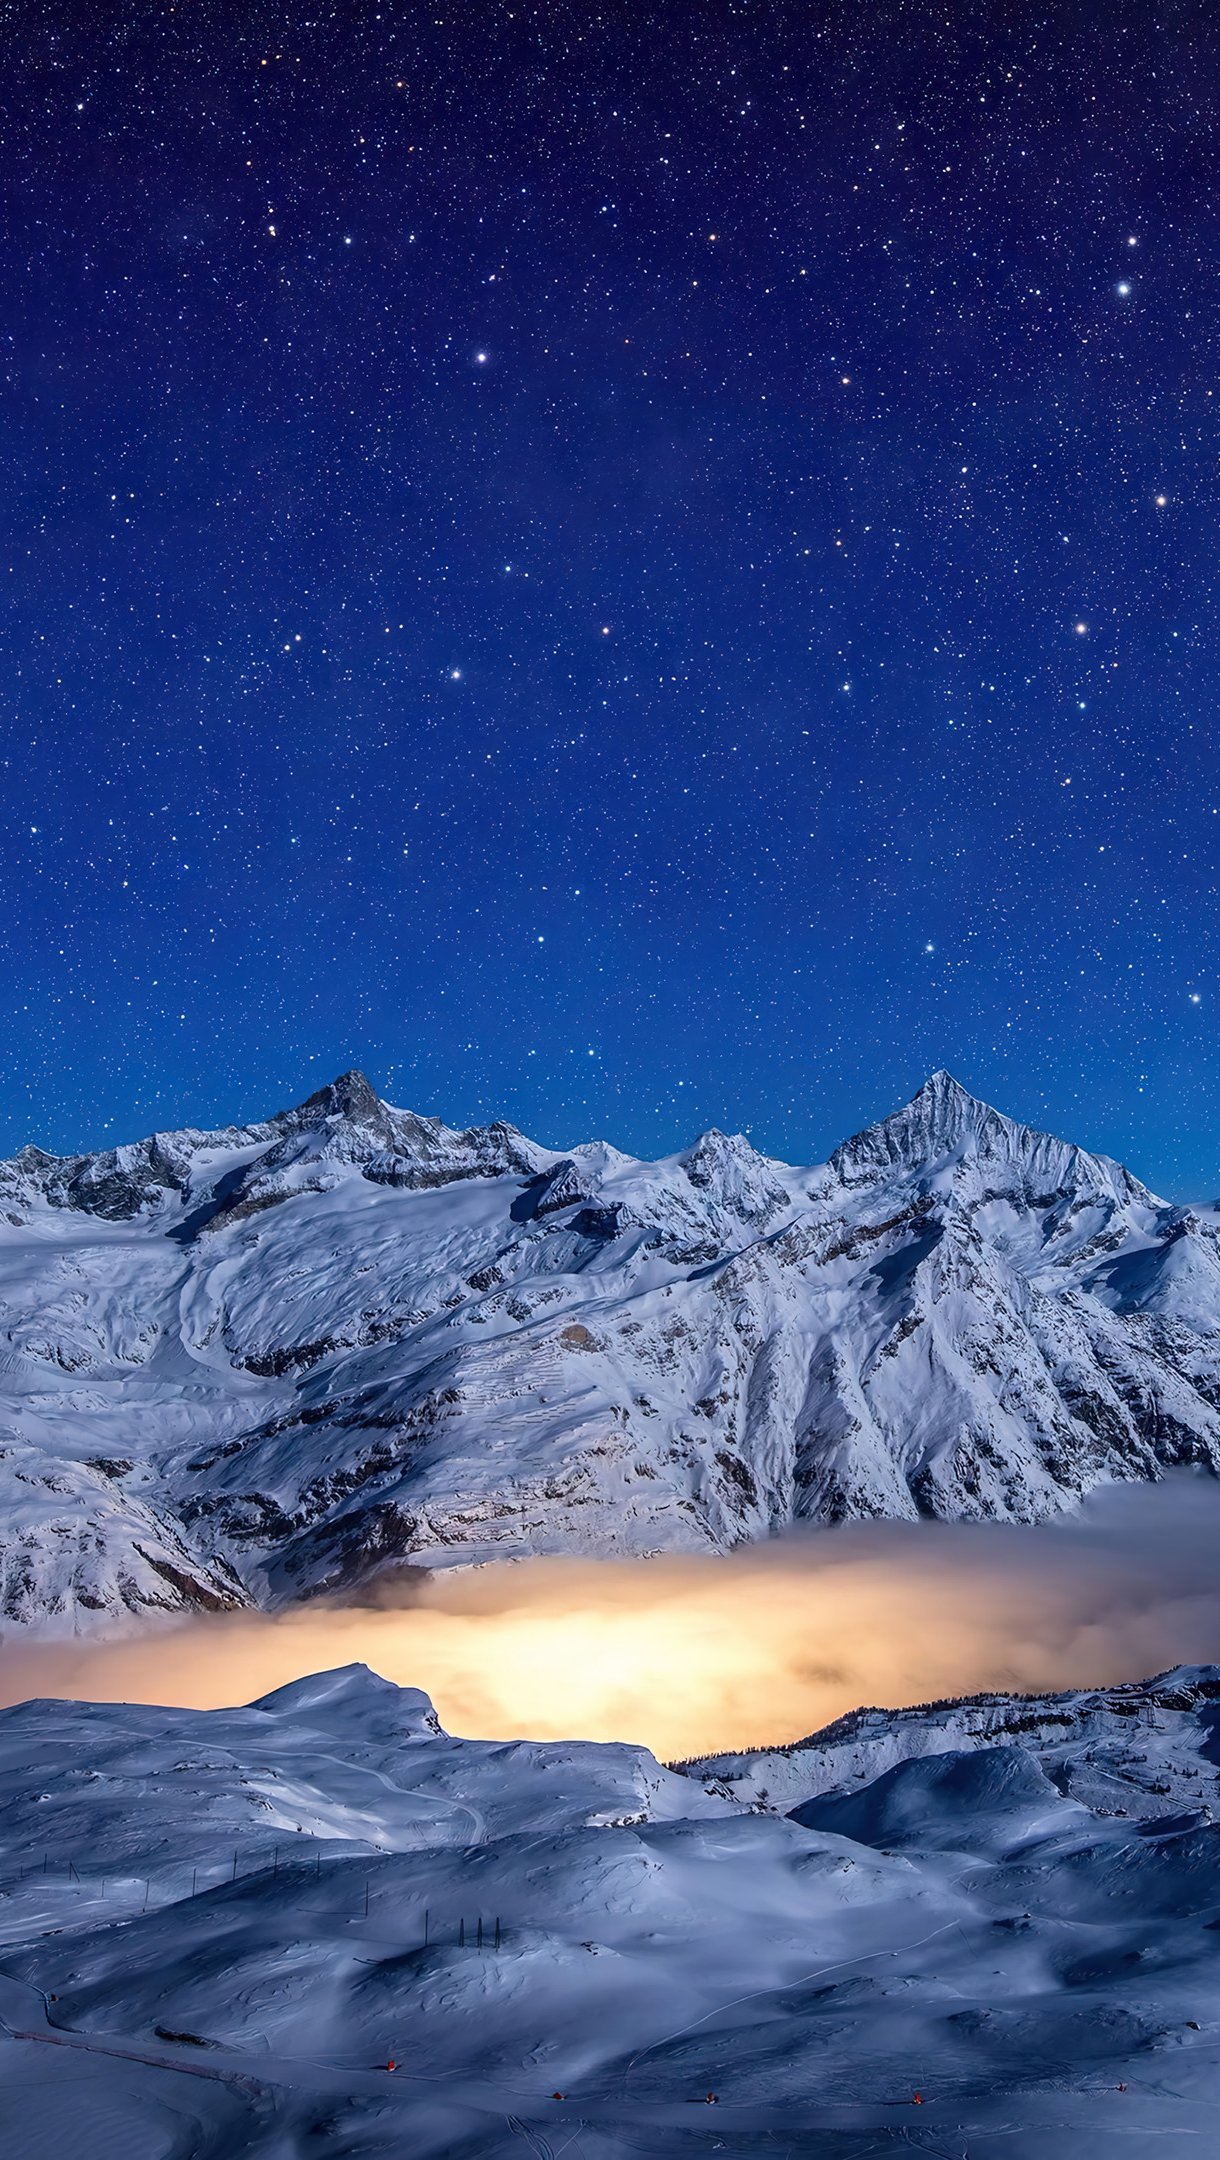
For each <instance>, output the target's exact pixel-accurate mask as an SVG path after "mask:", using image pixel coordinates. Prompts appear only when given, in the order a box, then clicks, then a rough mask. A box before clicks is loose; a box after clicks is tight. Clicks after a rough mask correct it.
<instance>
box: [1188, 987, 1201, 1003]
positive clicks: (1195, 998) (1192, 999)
mask: <svg viewBox="0 0 1220 2160" xmlns="http://www.w3.org/2000/svg"><path fill="white" fill-rule="evenodd" d="M1190 1002H1191V1004H1192V1005H1201V1004H1202V1003H1203V1000H1202V998H1201V997H1200V995H1199V993H1198V991H1197V990H1192V991H1191V993H1190Z"/></svg>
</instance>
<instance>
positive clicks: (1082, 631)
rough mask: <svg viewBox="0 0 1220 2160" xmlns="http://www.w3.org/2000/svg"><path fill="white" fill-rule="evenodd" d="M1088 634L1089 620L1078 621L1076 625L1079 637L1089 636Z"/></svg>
mask: <svg viewBox="0 0 1220 2160" xmlns="http://www.w3.org/2000/svg"><path fill="white" fill-rule="evenodd" d="M1088 634H1089V626H1088V624H1087V622H1078V623H1077V625H1076V635H1077V637H1087V636H1088Z"/></svg>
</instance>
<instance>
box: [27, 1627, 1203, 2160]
mask: <svg viewBox="0 0 1220 2160" xmlns="http://www.w3.org/2000/svg"><path fill="white" fill-rule="evenodd" d="M1218 1717H1220V1670H1217V1669H1216V1668H1214V1667H1212V1668H1210V1669H1208V1668H1204V1669H1200V1668H1187V1669H1180V1670H1177V1671H1174V1672H1171V1673H1167V1674H1164V1675H1162V1676H1161V1677H1160V1678H1159V1679H1157V1680H1154V1681H1150V1682H1147V1683H1146V1684H1144V1685H1142V1686H1138V1687H1125V1688H1114V1689H1109V1690H1105V1691H1102V1692H1098V1693H1075V1694H1070V1695H1060V1696H1051V1697H1045V1698H1041V1697H1040V1698H1022V1697H1003V1696H991V1697H987V1698H984V1699H981V1700H979V1701H977V1702H967V1703H955V1704H942V1705H939V1706H937V1707H935V1708H933V1709H931V1710H910V1711H904V1712H901V1713H899V1714H897V1715H895V1716H892V1717H889V1718H886V1717H884V1716H883V1715H882V1713H880V1712H864V1713H859V1714H857V1715H856V1716H855V1717H853V1718H847V1719H842V1720H840V1722H839V1724H838V1725H837V1726H835V1727H831V1728H829V1729H828V1730H827V1731H826V1732H824V1733H822V1734H819V1735H815V1736H814V1738H813V1739H812V1740H811V1741H809V1742H806V1743H804V1744H803V1745H802V1746H800V1747H797V1748H794V1749H790V1750H786V1751H783V1752H782V1756H755V1757H739V1758H733V1759H722V1760H720V1761H717V1762H709V1763H705V1764H701V1765H693V1764H692V1765H688V1766H686V1774H685V1775H679V1774H676V1773H675V1771H674V1770H673V1769H670V1770H666V1769H663V1768H662V1766H661V1765H660V1764H659V1763H657V1762H656V1761H655V1760H654V1759H653V1757H652V1756H650V1755H649V1754H648V1753H647V1752H646V1751H645V1750H644V1749H643V1748H637V1747H626V1746H595V1745H592V1744H590V1743H587V1742H586V1743H580V1742H561V1743H551V1744H547V1745H542V1744H538V1743H531V1742H516V1743H513V1744H510V1745H500V1744H494V1743H489V1742H486V1741H478V1740H458V1739H452V1738H450V1737H449V1736H448V1735H447V1734H445V1733H444V1732H442V1730H441V1729H440V1726H439V1723H438V1721H437V1719H436V1717H435V1716H434V1714H433V1712H432V1708H431V1705H430V1703H429V1701H428V1699H427V1697H426V1696H424V1695H421V1694H420V1693H419V1692H418V1691H417V1690H415V1689H412V1688H401V1689H400V1688H395V1687H392V1686H391V1685H390V1684H389V1683H388V1682H386V1681H383V1680H378V1679H376V1678H375V1677H374V1676H373V1675H372V1674H371V1673H369V1672H367V1671H366V1670H364V1669H363V1668H361V1667H348V1668H346V1669H344V1670H340V1671H338V1672H330V1673H323V1674H319V1675H316V1676H313V1677H311V1678H308V1679H302V1680H298V1681H295V1682H294V1683H292V1684H291V1685H290V1686H288V1687H285V1688H281V1689H279V1690H277V1692H276V1693H275V1694H273V1695H270V1696H266V1697H264V1698H263V1699H262V1700H261V1701H260V1702H257V1703H255V1704H253V1705H251V1707H250V1708H248V1709H235V1710H213V1711H194V1710H182V1709H151V1708H144V1707H136V1706H132V1705H129V1704H81V1703H67V1702H31V1703H25V1704H22V1705H21V1706H20V1707H19V1708H16V1709H12V1710H6V1711H4V1712H0V1817H2V1819H3V1821H4V1825H5V1839H4V1845H3V1850H2V1851H0V1915H2V1917H0V2117H2V2118H3V2121H4V2125H5V2131H6V2144H5V2150H6V2153H8V2152H12V2153H13V2154H14V2155H15V2156H19V2160H52V2156H57V2155H59V2154H61V2153H64V2152H69V2151H74V2150H76V2148H77V2147H78V2145H79V2144H80V2142H81V2136H82V2127H83V2128H84V2130H85V2132H86V2134H87V2138H88V2143H89V2147H90V2149H91V2150H96V2151H97V2152H98V2153H99V2154H100V2155H103V2156H107V2155H115V2156H118V2155H120V2154H123V2155H127V2154H139V2155H141V2156H142V2160H143V2156H145V2155H148V2156H156V2160H172V2156H174V2155H180V2156H184V2155H186V2154H187V2153H190V2154H192V2155H199V2156H201V2160H202V2156H204V2155H214V2156H216V2160H219V2156H220V2155H222V2154H223V2155H224V2156H225V2160H283V2156H284V2155H286V2154H288V2153H293V2154H297V2153H300V2154H302V2155H303V2154H306V2153H309V2154H316V2155H317V2156H318V2160H351V2156H353V2155H355V2154H367V2155H369V2156H373V2155H380V2154H385V2155H389V2154H391V2153H394V2154H402V2153H407V2152H409V2153H411V2154H412V2155H418V2156H419V2160H496V2156H503V2160H509V2156H511V2155H515V2154H518V2153H520V2152H522V2150H523V2149H524V2150H527V2151H529V2152H532V2153H534V2154H536V2155H539V2156H540V2160H548V2156H553V2160H559V2155H560V2153H562V2152H564V2151H570V2152H571V2153H572V2154H577V2153H585V2154H588V2155H589V2156H590V2160H591V2156H592V2155H594V2154H597V2155H603V2156H605V2160H626V2156H627V2155H630V2154H637V2153H639V2152H642V2151H646V2152H648V2153H651V2154H656V2155H670V2154H672V2155H673V2156H674V2160H681V2156H690V2155H702V2154H704V2153H707V2154H712V2153H718V2152H720V2153H730V2154H740V2155H743V2156H744V2155H746V2154H759V2155H762V2154H765V2153H771V2152H779V2153H785V2152H791V2153H797V2152H802V2153H803V2152H810V2153H812V2152H817V2153H823V2152H825V2153H827V2154H840V2153H841V2154H842V2155H843V2156H844V2160H848V2156H850V2155H857V2154H863V2153H866V2152H867V2153H871V2154H877V2153H882V2154H884V2153H890V2152H892V2153H894V2154H895V2155H896V2156H897V2155H899V2154H909V2153H910V2152H912V2151H916V2152H926V2153H938V2154H952V2155H954V2156H957V2155H961V2154H969V2155H974V2154H978V2155H980V2156H983V2155H991V2154H995V2155H1000V2154H1003V2155H1004V2156H1006V2160H1076V2156H1077V2155H1087V2156H1089V2160H1093V2156H1097V2160H1101V2156H1102V2155H1103V2154H1104V2155H1107V2156H1108V2155H1110V2154H1111V2153H1117V2152H1122V2153H1123V2154H1124V2155H1132V2156H1134V2160H1153V2156H1154V2155H1156V2156H1157V2160H1160V2156H1161V2155H1162V2154H1163V2153H1165V2152H1166V2151H1176V2150H1177V2149H1178V2146H1179V2144H1181V2145H1183V2146H1184V2149H1186V2150H1188V2151H1197V2152H1200V2153H1204V2152H1206V2151H1207V2150H1208V2149H1209V2148H1211V2149H1213V2150H1214V2147H1215V2142H1216V2133H1215V2119H1216V2107H1217V2103H1218V2102H1220V2069H1218V2063H1220V2056H1218V2053H1217V2047H1218V2043H1220V2016H1218V2014H1217V2004H1218V2002H1220V1992H1218V1974H1217V1960H1218V1958H1220V1933H1218V1930H1220V1828H1218V1827H1217V1825H1216V1824H1215V1823H1214V1822H1213V1821H1212V1819H1211V1818H1212V1807H1213V1804H1214V1802H1215V1791H1216V1785H1215V1780H1216V1772H1215V1757H1216V1746H1217V1737H1216V1736H1217V1720H1218ZM760 1788H762V1789H760ZM709 2102H710V2103H711V2104H710V2105H709ZM83 2110H87V2114H86V2113H85V2112H83Z"/></svg>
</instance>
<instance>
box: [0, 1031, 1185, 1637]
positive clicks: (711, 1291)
mask: <svg viewBox="0 0 1220 2160" xmlns="http://www.w3.org/2000/svg"><path fill="white" fill-rule="evenodd" d="M1181 1463H1191V1464H1197V1465H1203V1466H1206V1467H1207V1468H1209V1469H1211V1470H1212V1471H1213V1472H1215V1471H1216V1470H1217V1469H1218V1468H1220V1228H1218V1218H1217V1215H1216V1213H1215V1211H1213V1210H1212V1209H1210V1208H1186V1207H1181V1206H1175V1205H1171V1204H1168V1203H1166V1202H1165V1201H1162V1200H1160V1199H1158V1198H1157V1197H1156V1195H1155V1194H1153V1193H1152V1192H1150V1191H1149V1190H1148V1189H1147V1188H1146V1187H1145V1186H1143V1185H1142V1184H1141V1183H1140V1182H1139V1180H1138V1179H1136V1178H1135V1177H1133V1176H1132V1175H1131V1174H1130V1172H1128V1171H1127V1170H1125V1169H1124V1168H1123V1167H1122V1166H1121V1165H1120V1164H1118V1163H1117V1162H1114V1161H1112V1160H1110V1159H1109V1158H1108V1157H1105V1156H1101V1155H1094V1154H1089V1153H1087V1152H1085V1151H1084V1150H1082V1149H1080V1148H1078V1147H1074V1146H1071V1145H1069V1144H1067V1143H1066V1142H1064V1141H1061V1140H1057V1139H1054V1138H1052V1137H1050V1136H1048V1135H1047V1134H1044V1133H1039V1132H1035V1131H1033V1130H1031V1129H1030V1128H1029V1127H1027V1126H1024V1125H1021V1124H1018V1123H1016V1122H1014V1121H1013V1120H1012V1119H1009V1118H1007V1117H1004V1116H1002V1115H1000V1113H999V1112H997V1111H995V1110H993V1109H991V1108H990V1107H989V1106H988V1105H986V1104H984V1103H982V1102H979V1101H977V1100H976V1099H975V1098H974V1097H973V1096H972V1095H970V1094H969V1093H968V1092H967V1091H966V1090H965V1089H964V1088H963V1087H961V1086H960V1085H959V1084H958V1083H957V1082H956V1081H955V1080H954V1079H953V1078H952V1077H951V1076H950V1075H949V1074H948V1073H945V1072H938V1073H935V1074H933V1076H932V1077H931V1079H929V1080H928V1081H927V1082H926V1083H925V1085H924V1086H923V1087H922V1088H920V1090H919V1092H918V1094H916V1095H915V1096H914V1098H913V1099H912V1101H911V1102H910V1103H908V1104H907V1105H906V1106H905V1107H904V1108H903V1109H901V1110H898V1111H897V1112H896V1113H895V1114H894V1115H893V1116H891V1117H888V1118H885V1119H884V1120H883V1121H882V1122H881V1123H879V1124H876V1125H873V1126H870V1127H868V1128H867V1129H866V1130H864V1131H863V1132H860V1133H857V1134H856V1135H855V1136H854V1138H852V1139H850V1140H846V1141H844V1143H843V1144H842V1145H841V1146H840V1147H838V1148H836V1149H835V1151H834V1153H833V1154H832V1155H831V1156H830V1158H829V1160H828V1161H827V1162H825V1163H822V1164H818V1165H815V1166H812V1167H806V1168H793V1167H790V1166H788V1165H786V1164H783V1163H779V1162H775V1161H772V1160H770V1159H768V1158H767V1157H765V1156H763V1155H761V1154H759V1153H758V1152H757V1151H756V1150H755V1149H754V1148H753V1147H752V1146H751V1144H750V1143H749V1141H747V1140H746V1139H744V1138H742V1137H741V1136H740V1135H738V1136H729V1135H726V1134H724V1133H721V1132H717V1131H712V1132H707V1133H704V1134H703V1135H702V1136H701V1137H700V1138H699V1139H698V1140H697V1141H696V1142H695V1144H694V1145H693V1146H692V1147H691V1148H689V1149H687V1150H685V1151H684V1152H683V1153H680V1154H677V1155H674V1156H671V1157H668V1158H666V1159H664V1160H661V1161H657V1162H644V1161H638V1160H636V1159H635V1158H633V1157H631V1156H629V1155H626V1154H622V1153H620V1152H619V1151H618V1150H617V1149H616V1148H614V1147H612V1146H610V1145H609V1144H607V1143H605V1142H593V1143H588V1144H584V1145H581V1146H577V1147H573V1148H571V1149H570V1150H569V1151H567V1152H566V1153H560V1152H557V1151H555V1150H553V1149H549V1148H545V1147H541V1146H538V1145H536V1144H535V1143H534V1142H532V1141H530V1140H527V1139H526V1138H525V1137H524V1136H523V1135H522V1134H521V1133H519V1132H517V1131H516V1130H515V1129H514V1128H513V1127H512V1126H510V1125H507V1124H502V1123H497V1124H491V1125H488V1126H483V1127H477V1128H474V1129H471V1130H467V1131H457V1130H454V1129H452V1128H450V1127H447V1126H445V1125H444V1124H442V1123H441V1122H440V1121H439V1120H437V1119H435V1118H429V1117H420V1116H417V1115H415V1114H414V1113H412V1112H410V1111H406V1110H398V1109H394V1108H392V1107H391V1106H390V1105H388V1104H387V1103H385V1102H383V1101H381V1100H380V1098H379V1097H378V1096H377V1095H376V1093H375V1092H374V1090H373V1088H372V1087H371V1086H370V1084H369V1082H368V1081H367V1080H366V1079H365V1078H364V1076H363V1075H362V1074H361V1073H358V1072H351V1073H346V1074H344V1075H343V1076H342V1077H341V1078H340V1079H338V1080H336V1081H334V1082H333V1083H332V1084H330V1085H329V1086H327V1087H324V1088H322V1089H320V1090H319V1091H318V1092H317V1093H316V1094H314V1095H311V1096H310V1097H309V1099H308V1101H306V1102H303V1103H301V1104H300V1105H299V1106H298V1107H297V1108H295V1109H291V1110H287V1111H282V1112H280V1113H278V1114H277V1115H275V1116H273V1117H271V1118H268V1119H267V1120H266V1121H265V1122H262V1123H259V1124H255V1125H247V1126H234V1127H228V1128H226V1129H224V1130H222V1131H218V1132H198V1131H182V1132H173V1133H157V1134H154V1135H153V1136H152V1137H151V1138H149V1139H145V1140H141V1141H138V1142H136V1143H134V1144H132V1145H130V1146H125V1147H118V1148H114V1149H110V1150H106V1151H104V1152H102V1153H96V1154H90V1155H81V1156H70V1157H64V1156H54V1155H50V1154H47V1153H45V1152H44V1151H42V1150H41V1149H38V1148H34V1147H27V1148H24V1149H23V1150H22V1151H21V1153H20V1154H18V1155H17V1156H15V1157H13V1158H12V1159H11V1160H10V1161H8V1162H6V1163H4V1164H2V1165H0V1617H2V1620H3V1624H4V1626H5V1628H6V1629H7V1630H8V1631H13V1630H17V1629H28V1628H35V1629H43V1630H49V1631H51V1632H72V1631H89V1630H95V1631H105V1630H108V1629H111V1628H113V1627H114V1626H116V1625H126V1624H129V1623H130V1622H131V1621H132V1620H133V1619H136V1618H139V1617H141V1616H152V1615H154V1614H156V1613H158V1612H169V1613H172V1612H175V1611H181V1610H190V1609H224V1608H226V1607H233V1606H240V1605H262V1606H275V1605H283V1604H286V1603H290V1602H293V1601H296V1600H299V1599H302V1598H307V1597H312V1596H317V1595H319V1594H322V1593H336V1592H348V1591H351V1590H353V1589H356V1588H358V1587H359V1586H361V1585H366V1584H368V1583H369V1582H370V1580H371V1579H373V1578H375V1577H377V1576H379V1575H381V1574H382V1573H383V1572H384V1571H386V1570H394V1569H403V1568H435V1567H438V1566H451V1565H455V1564H471V1563H481V1562H485V1561H488V1560H492V1559H503V1558H516V1557H520V1556H522V1555H525V1554H533V1553H561V1552H562V1553H576V1554H604V1553H610V1552H617V1553H628V1554H643V1553H650V1552H657V1551H683V1550H685V1551H708V1550H711V1551H717V1550H726V1549H728V1548H729V1547H731V1546H734V1545H736V1544H739V1543H742V1542H744V1541H747V1540H752V1539H762V1538H766V1537H768V1536H770V1535H773V1534H775V1533H776V1532H777V1531H780V1530H783V1529H784V1528H786V1527H788V1526H790V1525H792V1524H793V1523H795V1522H799V1521H802V1520H804V1521H817V1522H823V1523H833V1522H838V1521H842V1520H845V1519H850V1518H859V1517H904V1516H905V1517H914V1516H918V1515H926V1516H935V1517H941V1518H945V1519H984V1518H996V1519H1006V1520H1014V1521H1033V1520H1036V1519H1039V1518H1043V1517H1047V1516H1050V1515H1053V1514H1055V1513H1057V1512H1059V1511H1062V1510H1064V1509H1067V1508H1070V1507H1072V1506H1073V1505H1074V1504H1075V1503H1076V1502H1077V1501H1078V1500H1079V1499H1080V1497H1081V1496H1082V1495H1083V1494H1084V1493H1086V1492H1087V1491H1088V1490H1089V1489H1090V1488H1092V1487H1093V1486H1095V1485H1097V1484H1099V1483H1102V1482H1105V1481H1107V1480H1112V1479H1138V1478H1155V1477H1156V1476H1157V1475H1158V1474H1159V1473H1160V1471H1161V1470H1162V1468H1163V1467H1166V1466H1169V1465H1172V1464H1181Z"/></svg>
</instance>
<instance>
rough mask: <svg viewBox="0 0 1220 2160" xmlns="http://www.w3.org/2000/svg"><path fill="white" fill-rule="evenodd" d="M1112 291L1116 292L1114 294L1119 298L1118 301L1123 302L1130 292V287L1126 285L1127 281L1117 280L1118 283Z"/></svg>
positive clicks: (1123, 279)
mask: <svg viewBox="0 0 1220 2160" xmlns="http://www.w3.org/2000/svg"><path fill="white" fill-rule="evenodd" d="M1114 290H1115V292H1116V293H1117V294H1118V297H1119V299H1120V300H1125V299H1126V297H1127V294H1128V293H1129V292H1130V290H1131V287H1130V286H1129V285H1128V283H1127V281H1126V279H1125V278H1120V279H1119V281H1118V283H1117V285H1116V286H1115V288H1114Z"/></svg>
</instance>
